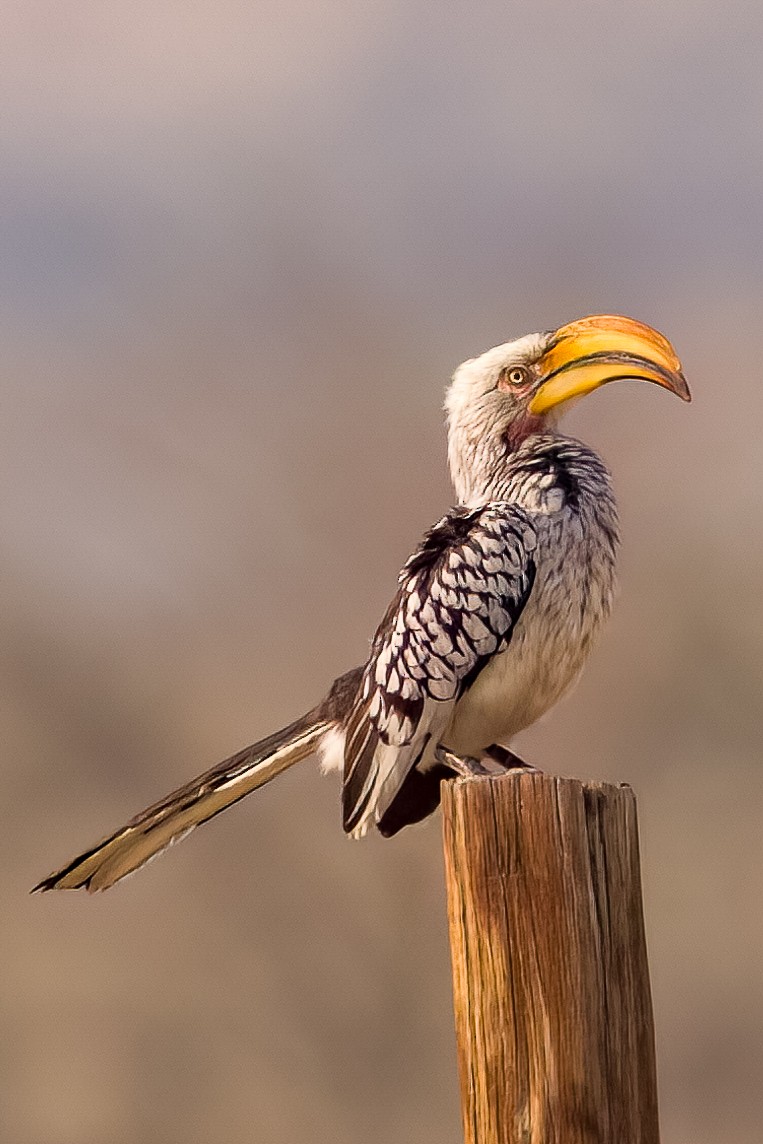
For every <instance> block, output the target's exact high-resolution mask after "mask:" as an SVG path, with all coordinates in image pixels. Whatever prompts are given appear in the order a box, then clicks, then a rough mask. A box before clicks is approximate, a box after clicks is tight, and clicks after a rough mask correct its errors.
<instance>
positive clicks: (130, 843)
mask: <svg viewBox="0 0 763 1144" xmlns="http://www.w3.org/2000/svg"><path fill="white" fill-rule="evenodd" d="M330 725H331V718H330V710H329V708H328V706H327V703H326V702H324V703H323V704H321V706H320V707H317V708H316V709H315V710H314V711H310V712H308V714H307V715H304V716H303V717H302V718H301V719H297V721H296V722H295V723H291V724H290V725H289V726H288V727H284V728H283V730H282V731H276V733H275V734H274V735H270V736H269V737H268V738H267V739H262V740H260V742H259V743H254V744H253V745H252V746H251V747H246V748H245V749H244V750H243V751H239V753H238V754H237V755H233V757H232V758H230V759H226V760H225V761H224V762H222V763H218V765H217V766H216V767H212V769H211V770H209V771H205V772H204V774H203V775H199V777H198V778H195V779H192V780H191V782H189V783H186V784H185V786H182V787H179V788H178V789H177V790H175V791H173V792H172V793H171V794H168V795H167V797H166V798H163V799H162V800H161V802H157V803H154V805H153V806H149V807H148V808H147V809H146V810H143V811H141V813H140V814H138V815H136V816H135V818H132V819H130V821H129V822H128V823H127V824H126V825H125V826H123V827H121V829H119V830H116V831H115V832H114V833H113V834H110V835H109V836H108V838H104V839H103V841H102V842H99V843H98V844H97V845H96V846H93V847H92V848H91V849H90V850H86V851H85V853H84V854H80V855H79V857H77V858H74V859H73V860H72V861H71V862H69V864H68V865H66V866H64V867H63V869H61V870H57V871H56V872H55V873H54V874H49V875H48V877H47V878H43V879H42V881H41V882H39V883H38V885H36V886H35V888H34V890H78V889H79V888H80V887H84V888H85V889H87V890H89V891H90V893H94V892H95V891H96V890H108V888H109V886H113V885H114V883H115V882H118V881H119V879H120V878H124V876H125V875H126V874H130V873H132V871H133V870H137V869H138V867H139V866H142V865H143V863H144V862H148V860H149V858H153V857H154V856H155V855H156V854H159V853H161V851H162V850H164V849H165V847H167V846H169V845H170V843H171V842H175V841H177V839H178V838H182V837H183V836H184V835H185V834H188V832H189V831H191V830H193V828H194V826H198V825H199V824H200V823H202V822H206V821H207V820H208V819H210V818H213V817H214V816H215V815H216V814H219V813H220V811H221V810H225V809H226V807H228V806H231V804H232V803H234V802H238V800H239V799H241V798H244V796H245V795H247V794H250V793H251V792H252V791H253V790H257V788H258V787H261V786H264V784H265V783H268V782H270V780H271V779H274V778H275V777H276V775H279V774H280V773H281V771H285V770H286V769H287V767H290V766H292V764H293V763H298V762H299V761H300V759H304V758H306V757H307V756H308V755H311V754H312V753H313V751H314V750H315V748H316V746H317V744H318V741H319V740H320V738H321V736H322V735H323V734H324V733H325V732H326V731H327V730H328V728H329V726H330ZM34 890H33V891H32V893H34Z"/></svg>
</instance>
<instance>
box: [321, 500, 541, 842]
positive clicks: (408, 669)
mask: <svg viewBox="0 0 763 1144" xmlns="http://www.w3.org/2000/svg"><path fill="white" fill-rule="evenodd" d="M536 542H537V538H536V534H535V529H534V527H533V524H532V521H531V519H530V517H529V515H528V514H527V513H526V512H524V510H522V509H521V508H519V507H517V506H516V505H511V504H505V503H503V502H493V503H490V504H488V505H485V506H482V507H481V508H477V509H467V508H455V509H453V510H452V511H451V512H450V513H448V515H447V516H445V517H443V519H442V520H441V521H439V523H438V524H436V525H435V526H434V528H432V529H431V531H430V532H429V533H427V535H426V536H425V537H424V540H423V541H422V543H421V545H420V546H419V548H418V549H417V550H416V552H414V554H413V556H411V558H410V559H409V560H408V562H407V563H406V565H405V566H404V568H403V570H402V572H401V573H400V578H399V582H398V590H397V594H396V595H395V598H394V599H393V601H392V603H391V604H390V606H389V608H388V610H387V613H386V615H385V617H384V619H383V620H382V622H381V624H380V625H379V628H378V630H377V632H376V635H375V636H374V639H373V643H372V647H371V655H370V657H369V660H368V663H367V664H366V667H365V671H364V674H363V680H362V684H361V686H360V688H359V691H358V697H357V701H356V703H355V705H354V707H353V709H352V711H351V712H350V714H349V717H348V719H347V724H346V729H347V736H346V744H345V769H344V785H343V790H342V804H343V818H344V828H345V830H346V831H348V832H352V833H356V834H359V833H363V832H364V831H365V830H366V829H367V828H368V826H369V825H372V824H374V823H377V822H378V821H379V819H380V818H381V817H382V815H383V814H384V811H385V810H386V809H387V807H388V806H389V805H390V803H391V802H392V800H393V798H394V797H395V794H396V793H397V791H398V790H399V789H400V786H401V784H402V782H403V781H404V779H405V776H406V774H407V773H408V772H409V770H410V769H411V767H413V766H415V765H416V763H417V762H418V761H419V759H420V758H421V757H422V754H423V752H424V751H425V749H426V747H427V744H428V743H429V742H430V740H434V741H435V742H437V741H438V740H439V737H440V735H441V734H443V732H444V731H445V729H446V727H447V725H448V722H449V720H450V716H451V713H452V709H453V706H454V704H455V702H456V700H457V699H458V697H459V696H460V695H461V694H462V693H463V692H464V691H465V690H466V689H467V688H468V687H469V686H470V685H471V684H472V683H473V682H474V680H475V679H476V677H477V675H478V674H479V672H480V671H481V670H482V668H483V667H484V666H485V664H486V663H487V662H488V661H489V660H490V659H491V658H492V656H494V655H495V654H496V653H497V652H500V651H502V650H503V649H504V648H505V647H506V645H507V644H508V642H509V640H510V639H511V634H512V630H513V628H514V625H515V624H516V622H517V620H518V618H519V616H520V614H521V612H522V609H523V608H524V606H525V603H526V602H527V599H528V597H529V595H530V592H531V590H532V585H533V579H534V576H535V564H534V560H533V554H534V551H535V548H536Z"/></svg>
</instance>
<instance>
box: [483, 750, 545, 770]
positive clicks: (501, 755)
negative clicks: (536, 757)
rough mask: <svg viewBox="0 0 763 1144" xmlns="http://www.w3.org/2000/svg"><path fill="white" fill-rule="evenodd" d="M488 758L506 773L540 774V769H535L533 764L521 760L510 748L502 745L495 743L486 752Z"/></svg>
mask: <svg viewBox="0 0 763 1144" xmlns="http://www.w3.org/2000/svg"><path fill="white" fill-rule="evenodd" d="M484 754H485V756H486V758H488V759H491V760H492V761H493V762H494V763H498V765H499V766H500V767H501V768H502V770H504V771H535V773H536V774H539V773H540V771H539V768H538V767H534V766H533V765H532V763H526V762H525V761H524V759H520V757H519V755H515V754H514V752H513V751H510V750H509V748H508V747H502V746H501V745H500V743H493V744H492V746H490V747H488V748H487V750H486V751H485V752H484Z"/></svg>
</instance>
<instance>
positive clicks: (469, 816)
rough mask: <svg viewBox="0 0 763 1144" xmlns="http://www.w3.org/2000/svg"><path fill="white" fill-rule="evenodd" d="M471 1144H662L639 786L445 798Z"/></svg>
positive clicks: (505, 782) (504, 788)
mask: <svg viewBox="0 0 763 1144" xmlns="http://www.w3.org/2000/svg"><path fill="white" fill-rule="evenodd" d="M443 818H444V842H445V865H446V878H447V888H448V914H449V924H450V938H451V949H452V957H453V983H454V1003H455V1015H456V1032H457V1039H458V1053H459V1069H460V1075H461V1093H462V1107H463V1118H464V1134H465V1139H466V1142H467V1144H659V1129H658V1122H657V1086H656V1079H655V1059H654V1031H653V1023H652V1004H651V997H650V990H649V969H648V964H647V955H646V943H645V938H644V924H643V914H642V904H641V880H640V873H639V851H638V828H637V820H636V800H635V797H634V795H633V792H632V791H631V789H630V788H629V787H624V786H611V785H606V784H599V783H582V782H578V781H576V780H574V779H564V778H557V777H554V776H552V775H545V774H537V773H521V772H520V773H516V772H514V773H511V774H508V775H502V776H500V777H496V778H469V779H459V780H457V781H456V782H449V783H445V784H444V785H443Z"/></svg>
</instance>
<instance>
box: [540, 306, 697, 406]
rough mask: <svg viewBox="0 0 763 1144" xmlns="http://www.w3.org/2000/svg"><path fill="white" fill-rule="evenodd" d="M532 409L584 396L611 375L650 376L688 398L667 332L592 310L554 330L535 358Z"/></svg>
mask: <svg viewBox="0 0 763 1144" xmlns="http://www.w3.org/2000/svg"><path fill="white" fill-rule="evenodd" d="M538 364H539V366H540V369H541V370H542V375H541V381H540V385H539V388H538V389H537V391H536V392H535V394H534V396H533V398H532V400H531V401H530V404H529V411H530V413H533V414H543V413H547V412H548V411H549V409H553V408H554V406H555V405H560V404H561V403H562V402H563V401H569V400H570V399H571V398H573V397H582V396H583V395H584V394H586V393H591V392H592V391H593V390H594V389H598V388H599V386H601V385H606V384H607V383H608V382H610V381H629V380H633V381H653V382H654V383H655V384H656V385H661V386H663V388H664V389H669V390H670V391H671V393H675V394H677V395H678V396H679V397H680V398H682V400H683V401H691V394H690V393H689V387H688V385H687V384H686V378H685V377H684V375H683V373H682V371H681V363H680V361H679V360H678V358H677V356H676V352H675V350H674V349H673V347H672V346H671V344H670V342H669V341H668V340H667V338H664V337H663V336H662V334H660V333H658V332H657V330H653V329H652V327H651V326H645V325H644V323H643V322H637V321H636V320H635V319H634V318H624V317H621V316H620V315H619V314H594V315H592V316H591V317H589V318H580V319H579V320H578V321H576V322H570V323H569V325H567V326H562V327H561V328H560V329H558V330H557V331H556V334H555V335H554V337H553V341H552V342H551V345H550V346H549V348H548V349H547V350H546V352H545V353H544V354H543V357H542V358H541V359H540V361H539V363H538Z"/></svg>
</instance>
